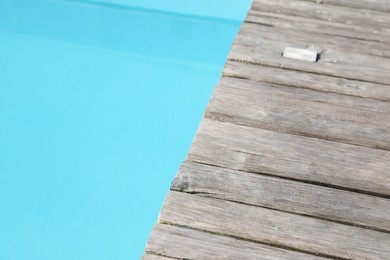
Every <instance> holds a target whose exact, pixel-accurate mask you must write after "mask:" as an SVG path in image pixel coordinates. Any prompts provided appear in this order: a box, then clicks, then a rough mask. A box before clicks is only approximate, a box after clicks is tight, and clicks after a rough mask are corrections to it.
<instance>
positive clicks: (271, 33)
mask: <svg viewBox="0 0 390 260" xmlns="http://www.w3.org/2000/svg"><path fill="white" fill-rule="evenodd" d="M269 42H273V43H274V44H276V47H277V48H278V49H283V47H285V46H286V45H287V44H288V45H291V44H293V45H298V46H302V47H308V46H317V48H318V49H319V50H320V51H322V55H323V56H322V59H323V61H324V59H325V60H328V61H329V62H332V63H334V61H335V60H339V59H340V57H342V60H346V61H347V62H348V61H350V60H355V59H366V61H365V62H366V63H365V64H366V66H372V67H375V66H383V65H381V64H375V62H376V63H381V62H383V61H385V63H386V61H387V58H389V57H390V50H389V48H388V44H384V43H381V42H373V41H365V40H357V39H350V38H346V37H340V36H334V35H332V37H329V36H325V35H323V34H321V32H306V31H302V30H301V29H300V28H299V27H298V28H290V29H284V28H273V30H270V28H269V26H265V25H261V24H255V23H244V24H243V25H242V26H241V29H240V33H239V37H237V38H236V41H235V44H240V45H243V46H256V45H263V46H264V48H266V49H267V48H271V49H272V48H274V47H273V46H269V45H270V43H269ZM361 54H363V56H362V55H361ZM324 55H325V56H324ZM372 56H378V57H372ZM351 57H352V58H351ZM371 59H373V61H371ZM374 61H375V62H374Z"/></svg>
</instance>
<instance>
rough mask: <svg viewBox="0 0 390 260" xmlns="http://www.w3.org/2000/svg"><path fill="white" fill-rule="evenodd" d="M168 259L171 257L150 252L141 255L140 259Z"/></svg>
mask: <svg viewBox="0 0 390 260" xmlns="http://www.w3.org/2000/svg"><path fill="white" fill-rule="evenodd" d="M169 259H172V258H171V257H165V256H158V255H151V254H145V255H144V256H143V257H142V260H169Z"/></svg>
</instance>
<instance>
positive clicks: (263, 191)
mask: <svg viewBox="0 0 390 260" xmlns="http://www.w3.org/2000/svg"><path fill="white" fill-rule="evenodd" d="M232 184H234V185H232ZM172 189H173V190H177V191H182V192H188V193H196V194H204V195H205V196H208V197H213V198H218V199H224V200H229V201H235V202H240V203H245V204H249V205H256V206H262V207H267V208H272V209H277V210H282V211H288V212H293V213H297V214H305V215H310V216H314V217H321V218H325V219H329V220H336V221H340V222H344V223H350V224H353V225H360V226H364V227H368V228H373V229H378V230H383V231H388V232H389V233H390V200H388V199H384V198H378V197H374V196H370V195H365V194H359V193H356V192H350V191H344V190H339V189H332V188H327V187H321V186H317V185H312V184H306V183H302V182H297V181H291V180H284V179H280V178H275V177H270V176H263V175H260V174H255V173H248V172H242V171H237V170H230V169H226V168H221V167H216V166H210V165H205V164H200V163H194V162H189V161H188V162H186V163H184V164H183V165H182V167H181V169H180V170H179V173H178V175H177V177H176V178H175V180H174V182H173V184H172Z"/></svg>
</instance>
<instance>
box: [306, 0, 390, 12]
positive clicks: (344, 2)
mask: <svg viewBox="0 0 390 260" xmlns="http://www.w3.org/2000/svg"><path fill="white" fill-rule="evenodd" d="M305 1H308V2H313V3H317V4H326V5H334V6H346V7H352V8H357V9H364V10H374V11H379V12H390V1H389V0H359V1H351V0H305Z"/></svg>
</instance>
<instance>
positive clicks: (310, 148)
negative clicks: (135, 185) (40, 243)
mask: <svg viewBox="0 0 390 260" xmlns="http://www.w3.org/2000/svg"><path fill="white" fill-rule="evenodd" d="M285 47H298V48H310V49H313V50H317V51H319V52H320V59H319V60H318V62H315V63H313V62H307V61H300V60H294V59H288V58H283V57H282V56H281V54H282V52H283V50H284V48H285ZM324 258H330V259H390V1H389V0H357V1H352V0H320V1H317V0H305V1H303V0H302V1H298V0H272V1H270V0H254V2H253V4H252V7H251V10H250V11H249V14H248V16H247V18H246V21H245V22H244V24H243V25H242V28H241V30H240V32H239V34H238V36H237V38H236V40H235V42H234V45H233V47H232V50H231V53H230V55H229V59H228V61H227V63H226V66H225V68H224V71H223V76H222V77H221V80H220V82H219V84H218V86H217V87H216V89H215V92H214V94H213V97H212V99H211V101H210V103H209V105H208V108H207V110H206V112H205V115H204V118H203V120H202V122H201V124H200V127H199V130H198V133H197V135H196V137H195V140H194V143H193V145H192V148H191V150H190V152H189V154H188V156H187V158H186V160H185V162H184V163H183V165H182V167H181V169H180V170H179V172H178V174H177V177H176V178H175V180H174V181H173V184H172V187H171V191H170V192H169V194H168V197H167V199H166V202H165V204H164V206H163V208H162V211H161V214H160V217H159V220H158V223H157V224H156V225H155V227H154V229H153V231H152V234H151V236H150V239H149V241H148V244H147V247H146V250H145V255H144V257H143V259H145V260H152V259H153V260H160V259H161V260H162V259H191V260H195V259H324Z"/></svg>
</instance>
